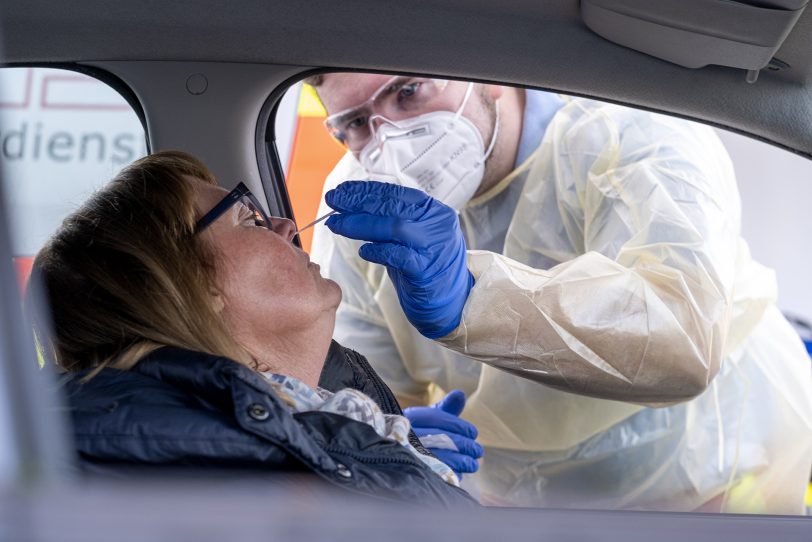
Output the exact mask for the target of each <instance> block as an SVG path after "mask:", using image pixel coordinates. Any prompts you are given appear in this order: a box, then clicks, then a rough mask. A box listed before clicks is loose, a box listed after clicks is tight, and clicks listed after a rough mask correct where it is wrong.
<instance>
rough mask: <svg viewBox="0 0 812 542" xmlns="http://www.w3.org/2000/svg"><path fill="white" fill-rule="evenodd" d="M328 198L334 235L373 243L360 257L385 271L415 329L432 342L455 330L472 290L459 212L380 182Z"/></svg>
mask: <svg viewBox="0 0 812 542" xmlns="http://www.w3.org/2000/svg"><path fill="white" fill-rule="evenodd" d="M324 199H325V201H326V202H327V205H329V206H330V207H332V208H333V209H336V210H337V211H339V213H340V214H335V215H333V216H331V217H330V218H329V219H327V222H326V225H327V227H328V228H330V230H331V231H332V232H333V233H336V234H338V235H343V236H345V237H349V238H351V239H359V240H362V241H370V242H369V243H367V244H365V245H362V246H361V248H360V250H359V251H358V254H359V255H360V256H361V257H362V258H363V259H365V260H367V261H370V262H372V263H377V264H381V265H385V266H386V269H387V271H388V273H389V277H390V278H391V279H392V283H393V284H394V285H395V290H396V291H397V294H398V299H399V300H400V306H401V307H402V308H403V312H404V313H405V314H406V317H407V318H408V319H409V321H410V322H411V323H412V325H413V326H414V327H415V328H417V330H418V331H419V332H420V333H422V334H423V335H424V336H426V337H428V338H429V339H438V338H440V337H443V336H445V335H448V334H449V333H451V332H452V331H454V329H455V328H456V327H457V326H458V325H459V323H460V319H461V318H462V308H463V306H464V305H465V300H466V299H468V293H469V292H470V291H471V288H472V287H473V285H474V277H473V276H472V275H471V272H470V271H468V267H467V265H466V252H465V239H463V237H462V230H461V229H460V222H459V218H458V217H457V213H455V212H454V210H453V209H451V208H450V207H448V206H446V205H444V204H443V203H441V202H439V201H437V200H436V199H434V198H432V197H431V196H428V195H426V194H425V193H424V192H421V191H420V190H416V189H414V188H407V187H405V186H398V185H395V184H389V183H381V182H377V181H345V182H343V183H341V184H340V185H338V187H336V188H335V189H333V190H330V191H329V192H327V194H325V196H324Z"/></svg>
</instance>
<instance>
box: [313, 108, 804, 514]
mask: <svg viewBox="0 0 812 542" xmlns="http://www.w3.org/2000/svg"><path fill="white" fill-rule="evenodd" d="M365 177H366V175H365V173H364V171H363V169H362V168H361V167H360V165H359V164H358V163H357V162H356V161H355V160H354V159H353V158H352V157H351V156H349V155H348V156H345V157H344V159H342V161H341V162H340V163H339V164H338V166H337V167H336V169H335V170H334V171H333V172H332V173H331V175H330V176H329V177H328V179H327V182H326V184H325V190H327V189H330V188H332V187H334V186H335V185H337V184H338V183H340V182H341V181H344V180H347V179H363V178H365ZM765 186H766V185H765ZM326 210H327V208H326V207H323V208H322V209H321V211H320V213H321V212H323V211H326ZM460 219H461V223H462V225H463V231H464V232H465V235H466V240H467V242H468V246H469V248H470V249H471V250H470V252H469V261H468V265H469V268H470V270H471V272H472V273H473V275H474V277H475V278H476V284H475V285H474V288H473V289H472V291H471V293H470V296H469V298H468V301H467V303H466V305H465V309H464V312H463V319H462V323H461V324H460V326H459V327H458V328H457V329H456V330H455V331H454V332H452V333H451V334H449V335H448V336H446V337H444V338H442V339H441V340H439V341H436V342H435V341H431V340H428V339H426V338H424V337H422V336H421V335H420V334H419V333H417V331H416V330H415V329H414V328H412V326H411V325H409V323H408V321H407V320H406V318H405V316H404V315H403V313H402V311H401V309H400V306H399V304H398V301H397V296H396V294H395V291H394V289H393V287H392V285H391V283H390V282H389V279H388V277H387V275H386V272H385V269H384V268H383V267H381V266H377V265H374V264H370V263H368V262H365V261H363V260H361V259H360V258H359V257H358V256H357V249H358V247H359V246H360V244H361V243H360V242H358V241H353V240H350V239H346V238H341V237H337V236H334V235H333V234H331V233H330V232H329V230H327V229H326V228H320V229H318V230H317V232H316V234H315V236H314V243H313V255H312V256H313V259H314V260H315V261H317V262H318V263H320V264H321V266H322V272H323V274H324V275H325V276H327V277H330V278H332V279H334V280H336V281H337V282H338V283H339V284H340V285H341V287H342V289H343V292H344V298H343V301H342V304H341V306H340V307H339V310H338V315H337V324H336V333H335V337H336V339H337V340H338V341H339V342H341V343H342V344H345V345H346V346H350V347H352V348H354V349H356V350H358V351H359V352H361V353H363V354H364V355H366V356H367V357H368V359H369V360H370V362H371V363H372V365H373V366H374V367H375V369H376V370H377V371H378V372H379V373H380V374H381V376H382V377H383V378H384V379H385V380H386V381H387V382H388V383H389V385H390V386H392V388H393V390H394V391H395V393H396V394H398V396H399V397H401V398H402V399H403V400H405V401H408V402H417V403H426V402H428V401H430V400H434V399H437V398H438V396H439V395H441V394H442V393H444V392H446V391H449V390H451V389H455V388H459V389H462V390H464V391H465V392H466V393H467V394H468V395H469V401H468V405H467V407H466V410H465V412H464V413H463V417H465V418H466V419H468V420H470V421H471V422H472V423H474V424H476V425H477V427H478V428H479V431H480V439H479V440H480V442H481V443H482V444H483V446H484V447H485V450H486V455H485V458H484V460H483V462H482V466H481V470H480V473H479V474H478V475H477V477H476V481H477V483H478V486H479V491H480V496H481V498H482V501H483V503H485V504H504V505H513V506H568V507H601V508H639V509H659V510H694V509H698V508H702V509H706V510H722V511H730V512H759V513H789V514H794V513H800V512H801V511H802V509H803V508H802V507H803V493H804V488H805V486H806V482H807V481H808V479H809V473H810V466H811V464H812V376H810V367H811V366H812V364H810V360H809V358H808V356H807V355H806V352H805V350H804V348H803V345H802V343H801V341H800V339H799V338H798V337H797V334H796V333H795V332H794V330H793V329H792V328H791V326H790V325H789V323H788V322H786V320H785V319H784V318H783V316H782V315H781V314H780V312H779V311H778V309H777V308H776V307H775V305H774V301H775V297H776V285H775V278H774V275H773V273H772V271H770V270H768V269H766V268H764V267H762V266H761V265H759V264H757V263H756V262H754V261H753V260H752V259H751V258H750V255H749V252H748V249H747V245H746V244H745V242H744V241H743V240H742V239H741V238H740V235H739V234H740V204H739V196H738V192H737V188H736V182H735V177H734V173H733V169H732V166H731V164H730V160H729V158H728V156H727V153H726V151H725V149H724V147H723V146H722V144H721V142H720V141H719V140H718V138H717V137H716V136H715V134H714V133H713V131H712V130H711V129H709V128H707V127H704V126H702V125H699V124H695V123H691V122H687V121H683V120H679V119H674V118H671V117H667V116H663V115H656V114H651V113H646V112H641V111H636V110H633V109H629V108H624V107H620V106H615V105H609V104H603V103H600V102H594V101H589V100H582V99H572V100H569V101H568V103H567V104H566V105H565V106H564V107H563V108H562V109H561V110H559V112H558V113H557V114H556V115H555V117H554V118H553V120H552V122H551V123H550V124H549V126H548V127H547V130H546V133H545V136H544V139H543V141H542V143H541V145H540V146H539V148H538V149H537V151H536V152H535V153H534V154H533V155H532V156H531V157H530V158H529V159H527V160H526V161H525V162H524V163H523V164H522V165H521V166H520V167H519V168H517V169H516V170H515V171H513V172H512V173H511V174H510V175H509V176H508V177H507V178H506V179H504V180H503V181H502V182H500V183H499V184H498V185H497V186H495V187H494V188H493V189H491V190H490V191H489V192H488V193H487V194H484V195H482V196H480V197H478V198H476V199H474V200H472V201H471V202H470V203H469V205H468V206H467V207H466V208H465V209H463V211H462V212H461V214H460ZM477 249H478V250H477Z"/></svg>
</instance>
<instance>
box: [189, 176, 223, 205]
mask: <svg viewBox="0 0 812 542" xmlns="http://www.w3.org/2000/svg"><path fill="white" fill-rule="evenodd" d="M189 179H190V180H191V181H192V182H193V185H194V187H195V199H196V200H197V203H198V204H199V205H200V207H201V208H210V207H214V206H215V205H217V203H218V202H219V201H220V200H221V199H223V198H224V197H226V195H227V194H228V190H226V189H225V188H223V187H221V186H217V185H216V184H209V183H207V182H205V181H201V180H200V179H197V178H194V177H190V178H189Z"/></svg>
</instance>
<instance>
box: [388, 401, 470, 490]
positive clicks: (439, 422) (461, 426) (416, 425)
mask: <svg viewBox="0 0 812 542" xmlns="http://www.w3.org/2000/svg"><path fill="white" fill-rule="evenodd" d="M464 408H465V393H463V392H462V391H460V390H454V391H452V392H451V393H449V394H448V395H446V396H445V398H443V400H442V401H440V402H439V403H437V404H436V405H434V406H429V407H410V408H406V409H404V410H403V413H404V414H405V415H406V417H407V418H409V421H410V422H412V429H414V432H415V434H416V435H417V436H418V437H419V438H420V442H422V443H423V446H425V447H426V448H428V449H429V450H431V453H433V454H434V455H436V456H437V458H438V459H439V460H440V461H442V462H443V463H445V464H446V465H448V466H449V467H451V470H453V471H454V472H455V473H456V474H457V476H458V477H459V478H462V475H463V473H466V472H476V471H477V470H478V469H479V463H477V459H479V458H480V457H482V454H483V453H484V450H483V449H482V446H480V445H479V443H478V442H476V437H477V430H476V427H475V426H474V424H472V423H470V422H467V421H465V420H463V419H461V418H460V417H459V415H460V414H461V413H462V410H463V409H464Z"/></svg>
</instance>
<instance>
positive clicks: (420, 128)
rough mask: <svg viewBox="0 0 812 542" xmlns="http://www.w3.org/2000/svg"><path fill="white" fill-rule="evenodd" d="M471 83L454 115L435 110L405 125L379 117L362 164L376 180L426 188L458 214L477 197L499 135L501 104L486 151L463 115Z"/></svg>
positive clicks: (479, 137) (477, 134)
mask: <svg viewBox="0 0 812 542" xmlns="http://www.w3.org/2000/svg"><path fill="white" fill-rule="evenodd" d="M472 89H473V83H469V84H468V89H467V90H466V91H465V97H464V98H463V100H462V104H461V105H460V107H459V109H457V111H456V112H454V113H452V112H450V111H435V112H432V113H426V114H423V115H418V116H416V117H412V118H409V119H405V120H401V121H391V120H389V119H386V118H383V117H380V116H376V117H373V118H371V119H370V122H373V120H378V121H380V122H381V124H380V126H379V127H378V128H377V130H375V132H374V133H373V135H372V140H370V142H369V143H367V145H366V146H365V147H364V148H363V149H362V150H361V154H360V156H359V160H360V162H361V165H362V166H363V167H364V169H366V171H367V173H369V174H370V176H371V177H372V178H373V179H375V180H384V181H390V182H393V183H395V184H399V185H402V186H409V187H412V188H418V189H420V190H423V191H424V192H426V193H427V194H428V195H430V196H432V197H434V198H436V199H438V200H440V201H442V202H443V203H445V204H446V205H448V206H449V207H451V208H453V209H454V210H457V211H459V210H460V209H462V208H463V206H465V204H466V203H467V202H468V200H470V199H471V197H473V195H474V193H475V192H476V191H477V188H479V184H480V183H481V182H482V177H483V175H484V173H485V160H487V158H488V156H490V154H491V151H492V150H493V146H494V143H495V142H496V136H497V133H498V131H499V103H498V102H497V104H496V119H495V123H494V128H493V136H492V137H491V142H490V144H489V145H488V149H487V150H485V145H484V144H483V142H482V136H481V135H480V134H479V130H478V129H477V127H476V126H474V124H473V123H472V122H471V121H469V120H468V119H467V118H465V117H463V116H462V110H463V109H464V108H465V104H466V103H467V102H468V98H469V97H470V95H471V91H472Z"/></svg>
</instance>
